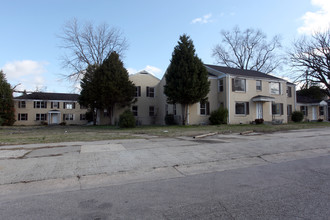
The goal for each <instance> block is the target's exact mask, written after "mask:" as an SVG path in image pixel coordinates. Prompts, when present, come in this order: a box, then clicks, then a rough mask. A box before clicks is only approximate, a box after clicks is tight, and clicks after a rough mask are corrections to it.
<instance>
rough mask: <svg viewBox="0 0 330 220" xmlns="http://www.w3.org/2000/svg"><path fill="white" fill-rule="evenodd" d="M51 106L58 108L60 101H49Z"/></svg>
mask: <svg viewBox="0 0 330 220" xmlns="http://www.w3.org/2000/svg"><path fill="white" fill-rule="evenodd" d="M50 105H51V108H60V103H59V102H51V104H50Z"/></svg>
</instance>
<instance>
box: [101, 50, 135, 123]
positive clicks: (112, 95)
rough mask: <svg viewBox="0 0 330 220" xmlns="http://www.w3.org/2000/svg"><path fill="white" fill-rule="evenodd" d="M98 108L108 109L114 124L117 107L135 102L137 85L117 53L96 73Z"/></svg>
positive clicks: (113, 53)
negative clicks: (131, 79)
mask: <svg viewBox="0 0 330 220" xmlns="http://www.w3.org/2000/svg"><path fill="white" fill-rule="evenodd" d="M95 80H96V86H97V88H98V96H97V98H96V102H97V103H99V104H98V106H97V107H98V108H102V109H107V111H108V113H109V117H110V124H112V117H113V114H114V110H115V107H125V106H128V105H130V104H131V103H132V102H133V101H134V93H135V85H134V84H133V82H131V81H130V80H129V77H128V72H127V70H126V69H125V68H124V64H123V62H122V61H121V60H120V59H119V55H118V54H117V53H116V52H112V53H111V54H110V56H109V57H108V58H107V59H106V60H105V61H104V62H103V63H102V65H101V66H100V67H99V68H98V69H97V70H96V72H95Z"/></svg>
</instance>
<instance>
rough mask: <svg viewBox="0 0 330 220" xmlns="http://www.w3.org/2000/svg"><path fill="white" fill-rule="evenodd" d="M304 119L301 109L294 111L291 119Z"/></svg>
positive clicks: (299, 120)
mask: <svg viewBox="0 0 330 220" xmlns="http://www.w3.org/2000/svg"><path fill="white" fill-rule="evenodd" d="M303 119H304V114H303V113H302V112H299V111H294V112H292V115H291V120H292V121H294V122H301V121H302V120H303Z"/></svg>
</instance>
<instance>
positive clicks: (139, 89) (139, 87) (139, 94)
mask: <svg viewBox="0 0 330 220" xmlns="http://www.w3.org/2000/svg"><path fill="white" fill-rule="evenodd" d="M140 96H141V86H138V97H140Z"/></svg>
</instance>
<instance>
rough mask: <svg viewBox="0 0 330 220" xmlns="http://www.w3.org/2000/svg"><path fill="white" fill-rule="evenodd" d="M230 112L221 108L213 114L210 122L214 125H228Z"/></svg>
mask: <svg viewBox="0 0 330 220" xmlns="http://www.w3.org/2000/svg"><path fill="white" fill-rule="evenodd" d="M227 117H228V110H227V109H226V108H223V107H220V108H219V109H218V110H215V111H213V112H211V115H210V118H209V120H210V122H211V124H212V125H220V124H227Z"/></svg>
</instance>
